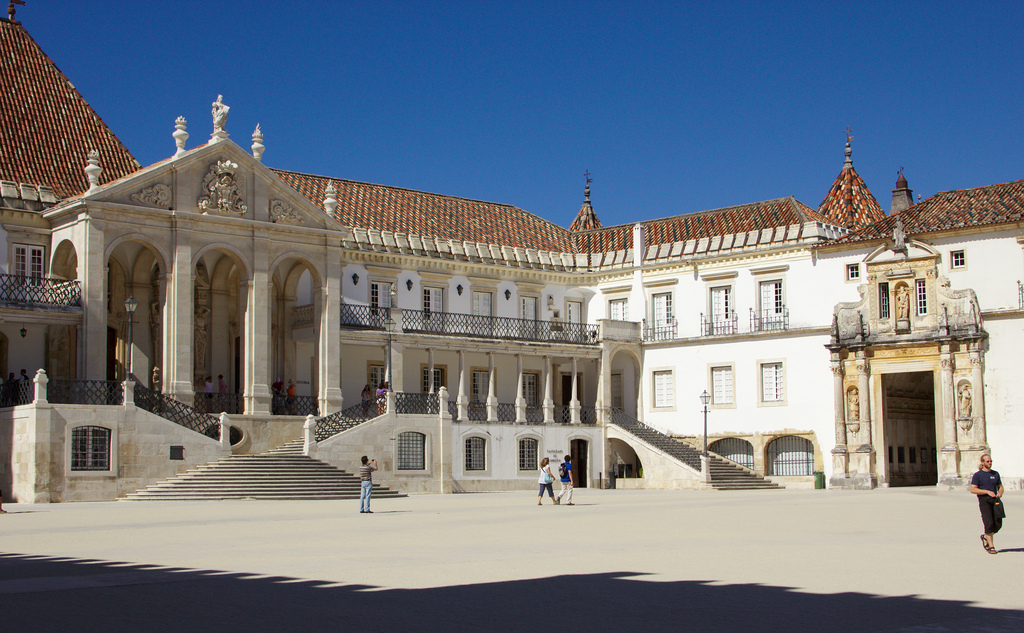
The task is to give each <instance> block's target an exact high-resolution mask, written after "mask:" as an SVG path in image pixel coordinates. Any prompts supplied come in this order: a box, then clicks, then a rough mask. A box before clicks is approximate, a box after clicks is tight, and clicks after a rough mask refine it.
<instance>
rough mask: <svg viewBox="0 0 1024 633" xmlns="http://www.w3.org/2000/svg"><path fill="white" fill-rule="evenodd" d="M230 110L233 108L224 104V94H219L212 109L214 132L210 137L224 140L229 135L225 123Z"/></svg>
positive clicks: (215, 139)
mask: <svg viewBox="0 0 1024 633" xmlns="http://www.w3.org/2000/svg"><path fill="white" fill-rule="evenodd" d="M229 110H231V108H230V107H228V106H227V105H225V104H224V95H217V100H216V101H214V102H213V107H212V109H211V110H210V113H211V114H212V115H213V134H211V135H210V138H211V139H213V140H214V141H222V140H224V139H226V138H227V137H228V133H227V132H225V131H224V124H225V123H227V121H228V111H229Z"/></svg>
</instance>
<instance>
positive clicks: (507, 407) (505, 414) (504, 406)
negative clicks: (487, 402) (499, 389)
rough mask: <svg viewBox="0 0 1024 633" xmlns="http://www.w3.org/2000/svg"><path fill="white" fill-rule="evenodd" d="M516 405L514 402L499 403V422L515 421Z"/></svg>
mask: <svg viewBox="0 0 1024 633" xmlns="http://www.w3.org/2000/svg"><path fill="white" fill-rule="evenodd" d="M515 421H516V405H515V404H514V403H512V402H499V403H498V422H515Z"/></svg>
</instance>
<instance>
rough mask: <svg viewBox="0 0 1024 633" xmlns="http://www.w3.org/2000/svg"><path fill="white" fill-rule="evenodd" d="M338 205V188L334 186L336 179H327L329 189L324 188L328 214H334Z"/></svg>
mask: <svg viewBox="0 0 1024 633" xmlns="http://www.w3.org/2000/svg"><path fill="white" fill-rule="evenodd" d="M337 206H338V190H337V189H335V188H334V181H333V180H328V181H327V189H325V190H324V211H326V212H327V215H334V209H335V208H337Z"/></svg>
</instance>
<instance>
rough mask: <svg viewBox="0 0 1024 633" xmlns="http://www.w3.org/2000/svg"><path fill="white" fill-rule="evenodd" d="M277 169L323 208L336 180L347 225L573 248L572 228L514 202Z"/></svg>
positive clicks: (338, 211)
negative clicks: (331, 186)
mask: <svg viewBox="0 0 1024 633" xmlns="http://www.w3.org/2000/svg"><path fill="white" fill-rule="evenodd" d="M274 172H275V173H276V174H277V175H278V176H279V177H280V178H281V180H283V181H284V182H286V183H288V184H289V185H291V186H292V187H294V188H295V189H296V190H297V191H298V192H299V193H301V194H302V195H304V196H306V198H308V199H309V201H310V202H312V203H313V204H315V205H316V206H318V207H320V208H323V204H324V190H325V189H326V188H327V183H328V181H331V182H333V183H334V188H335V189H336V190H337V192H338V193H337V196H338V206H337V208H336V209H335V211H334V216H335V217H336V218H337V219H338V221H339V222H341V223H342V224H345V225H347V226H354V227H360V228H366V229H374V230H378V231H396V232H402V233H410V234H413V235H422V236H429V237H441V238H447V239H454V240H467V241H471V242H483V243H485V244H501V245H505V246H521V247H523V248H536V249H538V250H547V251H560V252H573V244H572V240H571V239H570V238H569V233H568V231H566V230H565V229H563V228H562V227H560V226H558V225H557V224H553V223H551V222H548V221H547V220H545V219H543V218H540V217H538V216H536V215H533V214H532V213H528V212H526V211H523V210H522V209H520V208H518V207H514V206H511V205H507V204H498V203H495V202H481V201H479V200H468V199H466V198H456V197H454V196H445V195H440V194H435V193H424V192H422V191H413V190H411V189H401V188H399V187H387V186H384V185H373V184H369V183H365V182H356V181H352V180H342V179H339V178H327V177H325V176H312V175H309V174H300V173H296V172H291V171H283V170H280V169H275V170H274Z"/></svg>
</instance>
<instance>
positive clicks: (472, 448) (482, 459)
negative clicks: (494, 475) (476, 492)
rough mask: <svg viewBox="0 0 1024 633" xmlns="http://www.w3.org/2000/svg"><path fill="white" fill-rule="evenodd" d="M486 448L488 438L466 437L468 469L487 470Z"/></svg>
mask: <svg viewBox="0 0 1024 633" xmlns="http://www.w3.org/2000/svg"><path fill="white" fill-rule="evenodd" d="M486 448H487V440H485V439H484V438H482V437H467V438H466V470H487V459H486V454H485V449H486Z"/></svg>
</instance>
